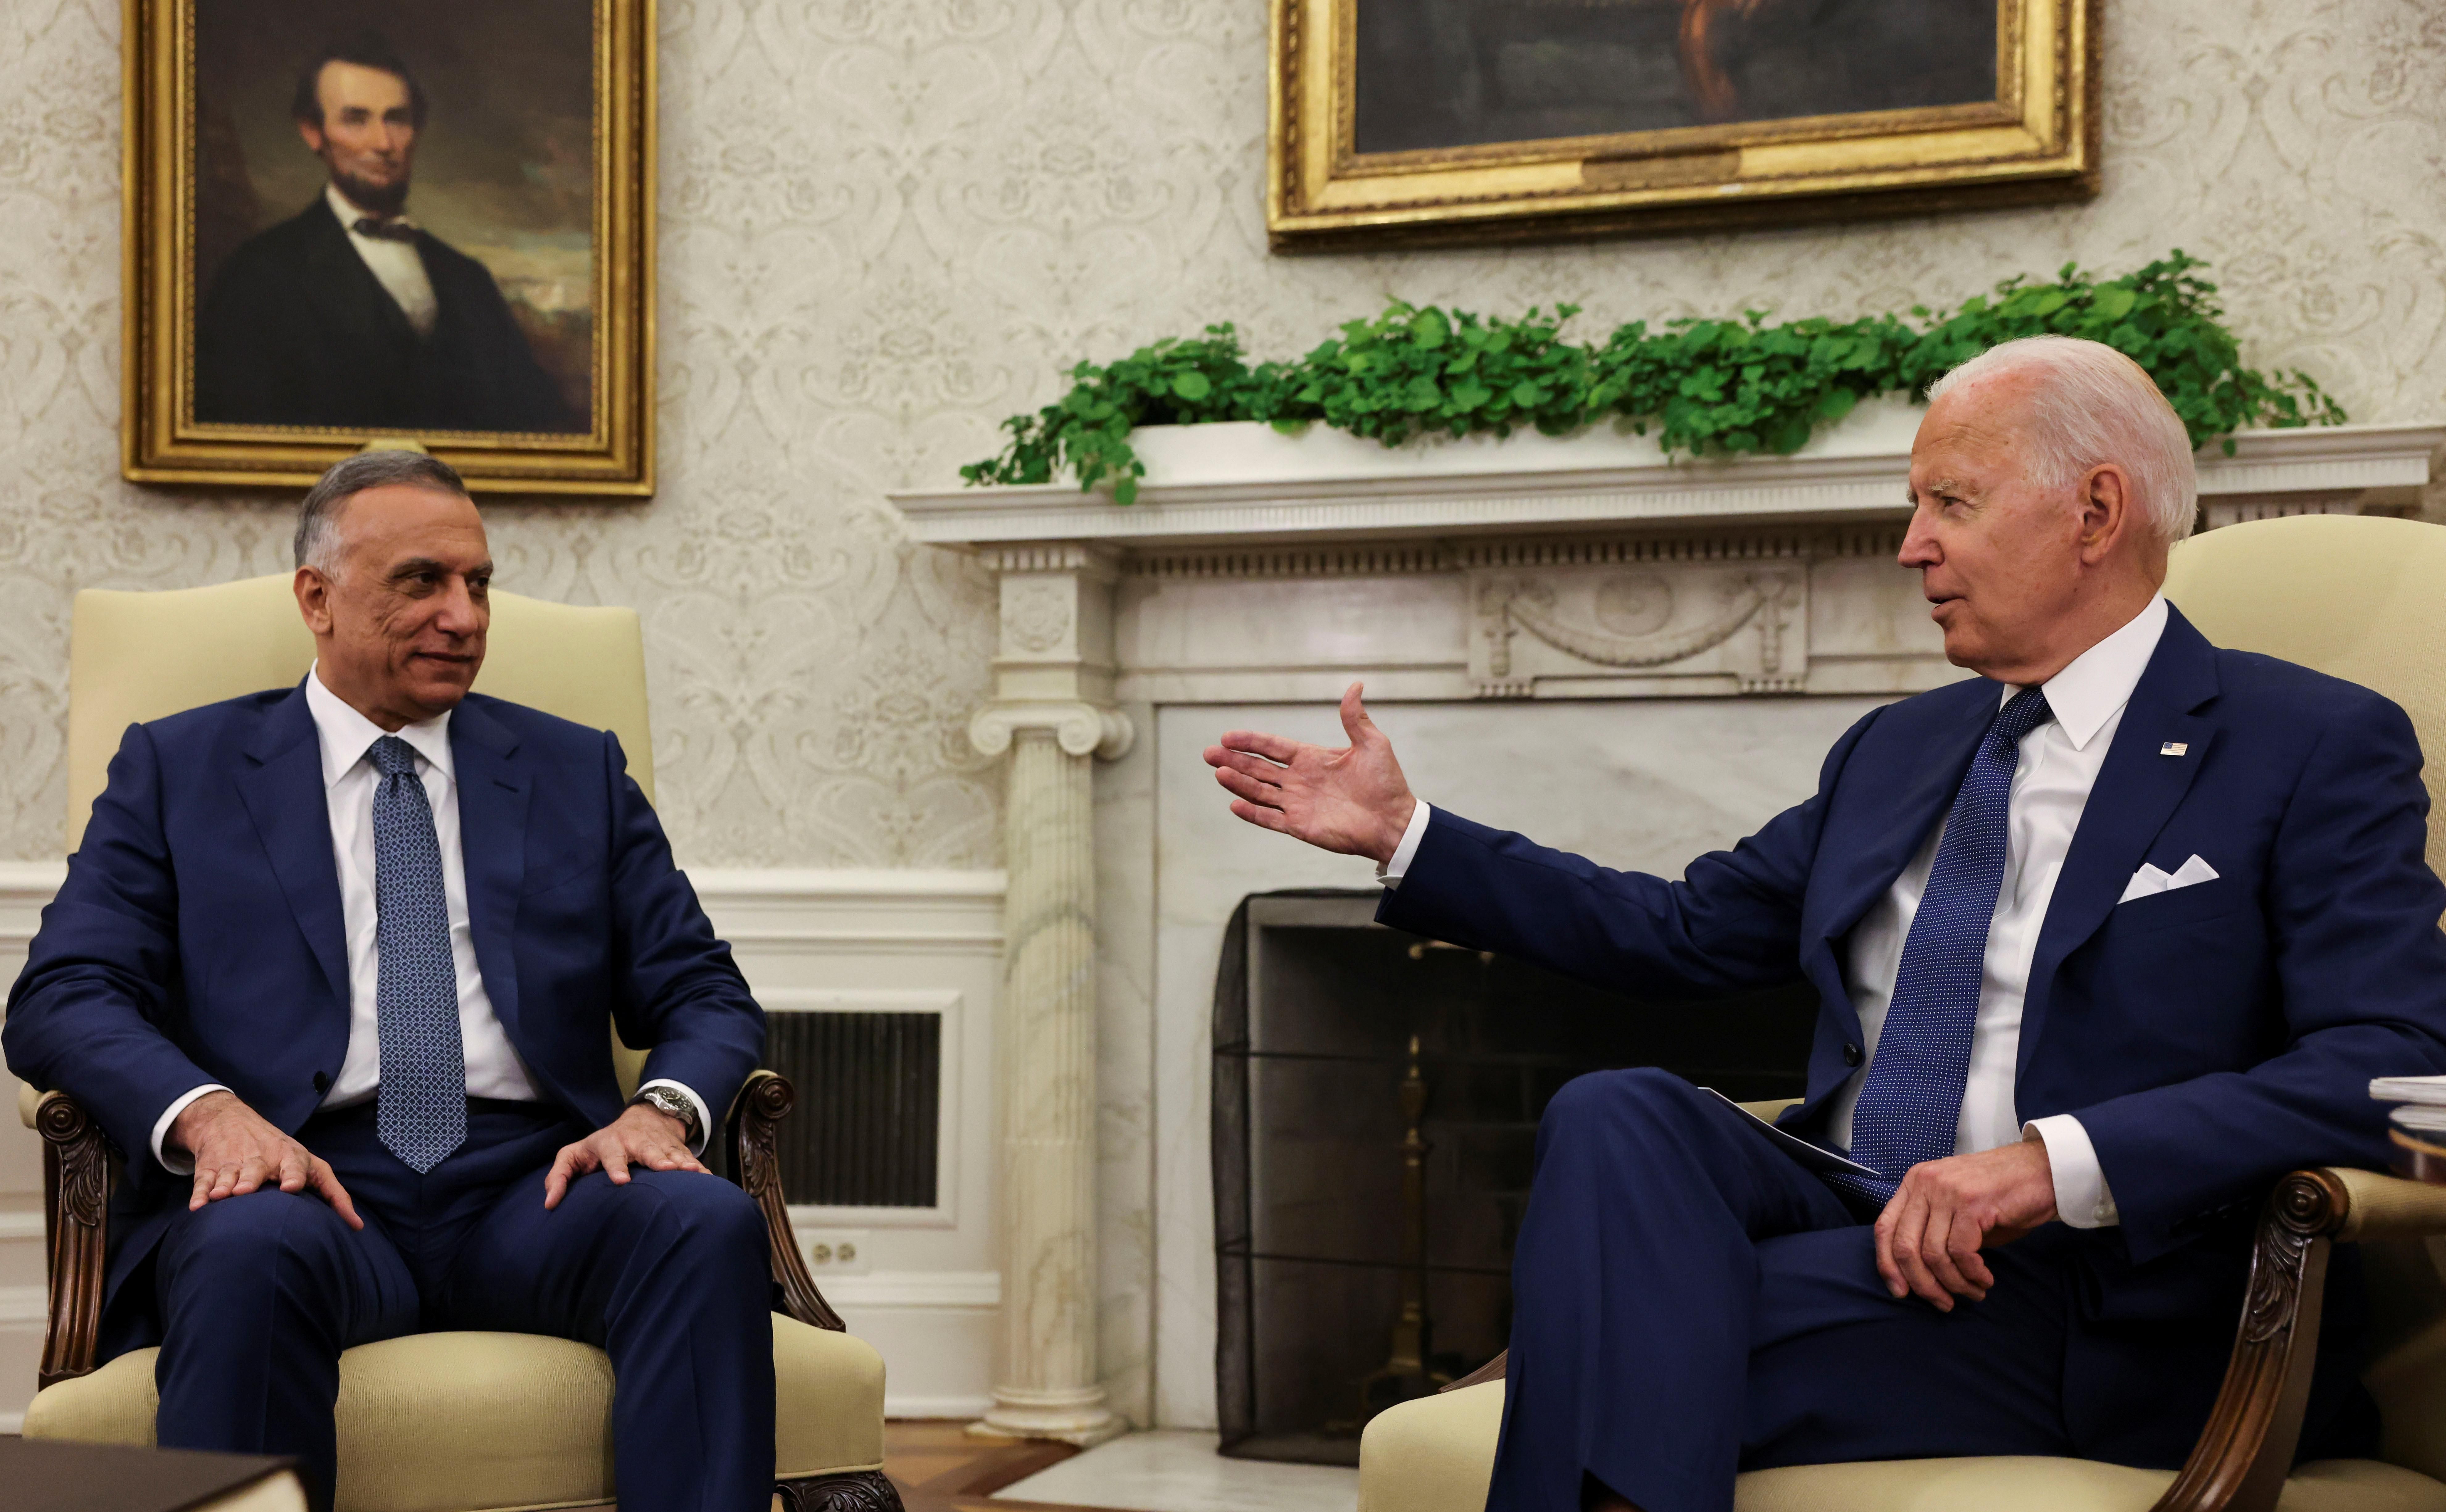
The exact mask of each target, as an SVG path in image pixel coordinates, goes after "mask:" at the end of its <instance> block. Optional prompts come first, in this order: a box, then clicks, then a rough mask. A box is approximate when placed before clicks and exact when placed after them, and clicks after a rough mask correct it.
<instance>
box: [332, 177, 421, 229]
mask: <svg viewBox="0 0 2446 1512" xmlns="http://www.w3.org/2000/svg"><path fill="white" fill-rule="evenodd" d="M323 202H324V203H325V204H327V205H329V206H330V207H331V214H332V215H335V216H337V217H339V222H340V229H341V230H342V231H345V232H347V233H348V234H349V235H351V236H354V237H356V238H357V240H359V241H361V242H362V241H367V240H370V239H372V238H370V237H367V235H366V234H365V233H362V232H360V231H358V230H357V222H358V221H360V220H380V221H392V220H396V221H401V222H403V223H405V224H406V225H410V226H413V225H415V224H416V222H414V221H412V220H409V219H408V218H407V217H406V216H405V215H375V214H374V213H373V212H372V211H370V210H361V209H359V208H358V207H357V203H356V201H354V200H352V199H350V198H349V197H348V196H346V195H344V194H342V193H340V186H339V185H338V184H325V185H324V186H323Z"/></svg>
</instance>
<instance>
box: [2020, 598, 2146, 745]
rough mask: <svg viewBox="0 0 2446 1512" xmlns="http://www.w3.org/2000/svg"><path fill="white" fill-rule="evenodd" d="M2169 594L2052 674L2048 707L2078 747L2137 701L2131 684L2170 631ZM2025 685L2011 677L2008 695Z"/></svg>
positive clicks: (2049, 682)
mask: <svg viewBox="0 0 2446 1512" xmlns="http://www.w3.org/2000/svg"><path fill="white" fill-rule="evenodd" d="M2166 613H2167V607H2166V595H2164V594H2163V593H2159V594H2155V595H2153V596H2152V597H2151V598H2150V600H2149V603H2148V605H2147V607H2144V608H2142V609H2141V611H2140V612H2139V613H2137V614H2136V615H2134V616H2132V618H2131V619H2130V620H2129V621H2128V622H2126V623H2125V625H2124V626H2123V628H2121V629H2119V630H2117V631H2116V632H2115V633H2114V634H2113V635H2110V636H2108V637H2107V638H2106V639H2105V640H2103V641H2100V642H2098V644H2096V645H2093V646H2091V647H2090V648H2089V649H2088V650H2086V651H2083V652H2082V653H2081V654H2080V655H2079V656H2077V657H2074V658H2073V659H2072V664H2071V665H2069V666H2067V667H2065V668H2064V669H2063V670H2062V671H2060V672H2059V673H2057V674H2056V675H2055V676H2054V677H2051V678H2049V679H2047V681H2046V690H2047V708H2048V710H2049V711H2050V712H2051V713H2053V714H2054V715H2055V717H2056V723H2057V725H2058V726H2059V727H2060V728H2061V729H2062V731H2063V733H2064V737H2065V738H2067V739H2069V740H2070V741H2072V748H2073V749H2074V750H2076V751H2079V750H2081V749H2082V748H2084V747H2085V746H2087V745H2088V744H2089V742H2090V741H2091V740H2093V739H2095V738H2096V737H2097V736H2098V731H2099V730H2100V729H2102V728H2104V727H2105V724H2106V721H2107V720H2109V719H2113V718H2114V717H2115V716H2116V715H2117V713H2119V712H2120V711H2121V710H2122V708H2123V706H2124V705H2125V704H2127V703H2129V702H2131V701H2132V690H2133V689H2134V688H2136V687H2138V686H2139V685H2140V674H2141V673H2143V672H2146V671H2148V670H2149V659H2150V658H2151V657H2153V656H2154V655H2156V654H2157V641H2158V638H2159V637H2161V636H2163V635H2164V634H2165V633H2166ZM2021 691H2022V690H2021V689H2020V688H2017V687H2014V686H2012V685H2011V684H2009V683H2007V684H2006V685H2005V688H2004V698H2005V699H2007V700H2009V699H2011V698H2012V696H2013V695H2014V694H2016V693H2019V692H2021Z"/></svg>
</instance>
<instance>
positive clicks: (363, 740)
mask: <svg viewBox="0 0 2446 1512" xmlns="http://www.w3.org/2000/svg"><path fill="white" fill-rule="evenodd" d="M316 664H317V665H320V663H316ZM306 709H307V712H308V713H310V714H311V715H313V717H314V734H315V736H316V737H318V738H319V739H320V741H321V743H322V747H323V786H324V788H325V789H326V790H329V788H330V787H331V786H332V785H333V784H334V783H336V782H338V781H339V780H340V779H341V778H342V777H344V776H347V775H348V770H349V769H350V768H351V767H354V766H355V765H356V764H357V763H358V762H360V761H363V760H364V759H365V758H366V752H367V750H369V749H370V748H371V747H372V745H373V743H374V742H375V741H376V740H379V739H381V738H382V737H384V736H386V735H389V734H394V733H395V734H397V735H398V737H400V738H401V739H403V740H405V741H406V742H407V743H408V744H409V745H410V746H412V747H414V748H415V751H416V754H417V755H418V756H423V758H424V764H425V765H426V766H429V767H432V768H434V769H436V770H437V771H439V772H440V773H441V774H442V775H443V776H445V777H448V778H450V779H451V780H453V781H456V780H458V768H457V766H456V765H455V764H454V763H453V762H452V761H451V759H450V715H451V712H452V711H450V710H448V709H444V710H442V712H441V713H440V714H437V715H435V716H434V717H433V718H432V719H420V720H418V721H417V722H416V723H414V724H405V725H402V726H400V728H399V729H398V730H397V731H396V732H393V731H388V730H385V729H384V728H383V727H382V726H381V725H379V724H376V723H374V721H373V720H371V719H367V718H366V717H365V716H364V715H362V714H359V713H358V712H357V711H356V710H355V709H352V708H350V707H349V706H348V702H347V700H344V699H342V698H341V697H340V696H339V695H338V694H336V693H334V692H332V691H331V690H330V689H329V688H327V687H325V686H324V685H323V679H322V677H321V676H320V675H319V674H318V673H316V672H315V671H314V670H313V668H311V667H310V668H308V669H307V672H306Z"/></svg>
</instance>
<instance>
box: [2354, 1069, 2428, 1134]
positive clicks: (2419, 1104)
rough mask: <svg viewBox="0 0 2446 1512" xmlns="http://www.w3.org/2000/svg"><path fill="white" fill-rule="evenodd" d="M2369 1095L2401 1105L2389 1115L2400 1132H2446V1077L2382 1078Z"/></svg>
mask: <svg viewBox="0 0 2446 1512" xmlns="http://www.w3.org/2000/svg"><path fill="white" fill-rule="evenodd" d="M2370 1095H2371V1096H2372V1097H2375V1098H2377V1099H2378V1100H2379V1101H2380V1102H2382V1103H2397V1104H2400V1105H2401V1106H2399V1107H2398V1108H2397V1109H2396V1111H2394V1113H2392V1114H2391V1115H2389V1116H2390V1117H2391V1118H2392V1119H2393V1121H2394V1123H2395V1126H2396V1127H2397V1128H2399V1129H2437V1130H2441V1131H2446V1076H2380V1077H2379V1078H2378V1079H2377V1080H2375V1081H2373V1082H2371V1083H2370Z"/></svg>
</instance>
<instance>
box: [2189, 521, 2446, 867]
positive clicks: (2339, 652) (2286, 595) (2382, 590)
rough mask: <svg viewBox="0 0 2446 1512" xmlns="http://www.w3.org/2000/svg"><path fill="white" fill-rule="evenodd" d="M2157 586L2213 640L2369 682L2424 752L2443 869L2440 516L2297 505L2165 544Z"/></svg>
mask: <svg viewBox="0 0 2446 1512" xmlns="http://www.w3.org/2000/svg"><path fill="white" fill-rule="evenodd" d="M2166 597H2167V598H2169V599H2171V600H2173V604H2174V607H2176V608H2179V609H2181V610H2182V611H2183V613H2184V615H2185V617H2187V618H2188V619H2190V621H2191V622H2192V624H2193V625H2197V626H2199V630H2200V633H2201V634H2202V635H2205V636H2207V637H2208V638H2209V640H2210V642H2211V644H2216V645H2221V646H2225V647H2228V648H2229V649H2231V650H2236V651H2258V652H2262V653H2264V654H2266V655H2268V656H2273V657H2282V658H2283V659H2284V660H2286V661H2287V662H2298V663H2301V664H2302V665H2304V666H2306V667H2315V668H2317V669H2318V670H2319V671H2322V672H2325V673H2328V674H2330V675H2331V676H2334V677H2340V678H2343V679H2344V680H2345V681H2349V682H2358V683H2360V684H2361V686H2363V687H2366V688H2376V689H2377V690H2378V691H2379V692H2380V693H2383V694H2385V695H2386V696H2387V697H2388V698H2390V699H2393V700H2395V701H2396V702H2398V703H2399V704H2401V705H2402V706H2403V710H2404V712H2405V713H2406V714H2409V715H2410V716H2412V727H2413V729H2414V730H2415V731H2416V732H2418V735H2419V737H2420V749H2421V750H2422V751H2423V752H2424V753H2426V754H2427V756H2428V757H2429V761H2428V770H2427V776H2428V781H2429V802H2430V808H2431V815H2432V818H2431V823H2430V826H2429V866H2430V868H2431V869H2432V870H2434V871H2437V872H2438V873H2439V874H2440V875H2442V876H2446V823H2440V822H2438V820H2437V813H2438V811H2439V810H2440V808H2441V807H2446V527H2440V526H2436V525H2424V524H2422V523H2420V522H2419V521H2418V520H2399V519H2388V518H2385V517H2383V516H2379V515H2360V514H2303V515H2297V516H2294V517H2293V518H2290V519H2280V520H2255V521H2253V522H2251V523H2250V524H2248V525H2230V526H2227V527H2226V528H2225V529H2223V530H2219V531H2211V532H2207V533H2206V534H2203V535H2197V536H2194V537H2192V539H2191V540H2188V541H2185V542H2184V543H2183V544H2182V545H2181V546H2178V547H2176V548H2175V549H2174V555H2173V562H2172V563H2171V564H2170V566H2169V569H2168V570H2167V574H2166Z"/></svg>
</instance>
